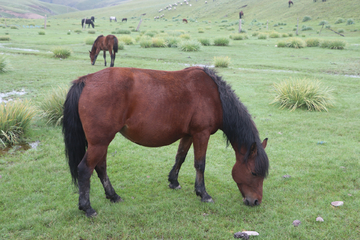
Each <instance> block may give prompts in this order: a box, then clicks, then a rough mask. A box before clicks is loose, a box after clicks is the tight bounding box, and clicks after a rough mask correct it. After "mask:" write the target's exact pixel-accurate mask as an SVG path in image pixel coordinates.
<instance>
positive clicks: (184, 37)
mask: <svg viewBox="0 0 360 240" xmlns="http://www.w3.org/2000/svg"><path fill="white" fill-rule="evenodd" d="M180 37H181V38H182V39H186V40H189V39H190V35H189V34H181V35H180Z"/></svg>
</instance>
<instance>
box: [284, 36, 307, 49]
mask: <svg viewBox="0 0 360 240" xmlns="http://www.w3.org/2000/svg"><path fill="white" fill-rule="evenodd" d="M277 46H278V47H289V48H304V47H306V42H305V41H304V40H302V39H301V38H298V37H292V38H288V39H286V40H285V41H279V42H278V43H277Z"/></svg>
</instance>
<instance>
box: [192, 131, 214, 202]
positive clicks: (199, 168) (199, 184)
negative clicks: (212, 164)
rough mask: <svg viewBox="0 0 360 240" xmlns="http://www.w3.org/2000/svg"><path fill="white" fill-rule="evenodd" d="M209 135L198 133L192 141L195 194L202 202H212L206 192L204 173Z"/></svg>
mask: <svg viewBox="0 0 360 240" xmlns="http://www.w3.org/2000/svg"><path fill="white" fill-rule="evenodd" d="M209 137H210V134H209V133H207V132H202V133H198V134H196V135H194V136H193V139H194V155H195V159H194V167H195V170H196V178H195V192H196V195H198V196H200V197H201V201H202V202H213V200H212V198H211V196H210V195H209V194H208V193H207V192H206V188H205V181H204V173H205V159H206V149H207V145H208V142H209Z"/></svg>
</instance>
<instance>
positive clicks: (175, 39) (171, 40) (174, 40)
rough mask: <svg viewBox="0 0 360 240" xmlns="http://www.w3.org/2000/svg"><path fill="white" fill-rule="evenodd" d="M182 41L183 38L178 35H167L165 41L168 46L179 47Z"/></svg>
mask: <svg viewBox="0 0 360 240" xmlns="http://www.w3.org/2000/svg"><path fill="white" fill-rule="evenodd" d="M180 41H181V40H180V38H178V37H166V38H165V42H166V45H167V46H168V47H177V46H178V44H179V42H180Z"/></svg>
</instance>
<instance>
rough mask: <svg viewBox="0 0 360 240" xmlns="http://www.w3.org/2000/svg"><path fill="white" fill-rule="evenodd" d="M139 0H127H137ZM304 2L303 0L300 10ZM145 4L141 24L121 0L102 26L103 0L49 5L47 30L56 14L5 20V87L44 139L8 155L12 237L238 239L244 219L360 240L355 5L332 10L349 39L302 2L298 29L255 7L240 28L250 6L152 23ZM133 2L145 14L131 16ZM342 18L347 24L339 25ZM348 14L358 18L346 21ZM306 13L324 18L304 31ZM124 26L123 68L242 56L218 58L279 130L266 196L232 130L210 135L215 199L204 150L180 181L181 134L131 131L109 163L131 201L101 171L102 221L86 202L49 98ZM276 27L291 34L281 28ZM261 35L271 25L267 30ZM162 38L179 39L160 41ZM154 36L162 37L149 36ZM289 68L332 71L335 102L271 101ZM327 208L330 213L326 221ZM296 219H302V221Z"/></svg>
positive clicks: (31, 136) (1, 81)
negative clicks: (57, 9)
mask: <svg viewBox="0 0 360 240" xmlns="http://www.w3.org/2000/svg"><path fill="white" fill-rule="evenodd" d="M134 2H136V1H133V2H132V1H130V2H127V3H124V6H128V5H130V6H133V5H131V4H135V3H134ZM138 2H141V1H138ZM211 2H212V1H209V3H208V5H209V4H210V3H211ZM247 2H249V1H247ZM258 2H261V1H258ZM277 2H278V1H277ZM126 4H128V5H126ZM193 4H194V6H196V4H197V2H194V3H193ZM245 4H246V3H244V5H245ZM296 4H297V2H295V1H294V7H292V8H291V11H295V10H294V8H295V6H296ZM299 4H300V3H299ZM316 4H319V2H317V3H316ZM354 4H357V3H354ZM160 5H161V6H163V5H164V4H159V7H161V6H160ZM286 7H287V6H286ZM138 8H139V9H136V8H133V9H130V7H128V8H124V9H123V14H121V15H123V16H126V17H128V22H127V23H125V22H124V23H122V22H120V21H118V22H112V23H110V22H109V20H108V18H107V17H106V16H108V14H109V13H112V12H110V10H109V9H99V10H92V11H98V12H97V13H98V14H95V15H96V16H97V18H96V22H95V28H94V29H92V28H91V29H90V28H87V27H86V28H85V29H82V28H81V26H80V22H81V20H80V19H81V17H83V15H89V16H90V15H91V12H90V11H86V12H78V13H76V12H75V13H71V14H70V13H69V14H67V15H60V16H53V17H49V18H48V19H47V25H48V26H47V27H46V29H42V28H40V27H36V26H43V24H44V20H33V19H17V18H16V19H9V18H7V19H6V25H7V26H5V21H4V19H1V18H0V39H2V37H4V39H5V40H0V57H4V58H5V59H6V64H7V71H5V72H3V73H0V94H4V93H9V92H12V91H17V92H26V94H23V95H11V96H8V97H3V100H10V98H11V99H19V100H31V104H32V105H33V106H34V108H36V109H38V113H37V114H36V116H35V117H34V118H33V121H32V123H31V127H30V130H29V131H28V132H27V133H26V135H25V141H26V143H34V142H35V143H38V145H37V147H36V148H30V149H28V148H29V147H28V145H26V144H25V145H24V144H21V145H15V146H13V147H11V148H8V149H3V150H2V151H1V153H0V213H1V214H0V226H1V228H0V239H233V234H234V233H235V232H238V231H243V230H250V231H251V230H252V231H257V232H258V233H259V234H260V235H259V236H257V237H251V239H255V238H256V239H358V238H359V236H360V220H359V206H360V175H359V169H360V158H359V156H360V131H359V129H360V121H359V119H360V101H359V99H360V57H359V56H360V44H359V43H360V19H356V18H354V16H353V15H352V14H353V13H352V12H351V14H350V13H349V16H347V15H346V14H345V13H341V14H338V15H333V16H331V18H330V17H329V19H326V20H327V21H328V22H329V24H330V25H331V29H333V30H335V31H338V30H339V29H343V30H344V32H343V33H342V34H344V35H345V36H346V37H342V36H340V35H338V34H336V33H334V32H332V31H330V30H328V29H327V28H326V27H325V26H324V28H323V29H322V30H321V27H322V26H321V25H318V24H319V22H320V20H323V18H321V19H317V18H316V17H313V18H312V20H309V21H307V22H304V23H303V22H301V20H302V18H303V16H305V15H306V14H300V13H298V14H297V15H298V16H300V22H299V25H300V27H299V35H298V36H296V35H295V31H294V28H296V26H295V25H296V19H293V18H292V17H291V16H287V15H284V16H281V17H282V19H278V18H277V17H274V16H270V15H269V14H268V15H266V18H261V17H260V16H258V15H257V16H255V15H254V14H255V13H251V14H252V15H250V16H249V17H248V15H246V14H247V13H245V21H244V23H243V25H242V27H243V29H244V30H246V32H245V33H243V34H244V35H246V37H244V38H241V39H242V40H234V39H235V37H234V35H235V34H237V32H238V25H237V24H238V22H239V20H238V16H237V15H234V16H233V17H230V16H229V17H224V18H223V17H222V16H223V15H222V16H221V17H212V18H210V17H209V18H204V17H203V18H199V19H197V20H195V17H193V19H194V21H189V23H188V24H186V23H183V22H182V21H181V20H182V18H184V17H189V16H190V13H188V14H187V15H184V14H183V15H180V16H177V15H179V14H175V15H174V16H171V17H167V18H163V19H159V20H154V19H153V16H154V15H155V13H154V14H153V15H150V13H149V14H148V15H146V16H144V17H143V21H142V23H141V26H140V31H139V32H136V31H134V30H135V29H136V28H137V26H138V24H139V21H140V18H139V17H138V15H136V14H137V13H139V12H142V11H143V8H145V6H142V7H138ZM117 9H119V8H117ZM156 10H157V8H156ZM107 11H108V12H107ZM114 11H115V10H114ZM311 11H312V12H314V11H315V10H311ZM319 11H320V10H319ZM128 12H129V13H130V12H136V14H135V13H134V14H132V15H126V14H125V13H128ZM155 12H156V11H155ZM75 14H77V15H75ZM221 14H222V12H221ZM188 15H189V16H188ZM190 17H191V16H190ZM268 17H269V18H268ZM271 17H272V18H271ZM338 17H342V18H343V19H345V22H343V23H340V24H335V21H337V19H338ZM119 18H121V17H118V20H119ZM348 18H353V19H354V21H355V24H351V25H346V20H347V19H348ZM254 19H255V20H256V21H254ZM267 19H268V20H269V24H268V28H266V21H267ZM279 23H282V24H280V25H279ZM274 25H277V26H274ZM302 25H307V26H310V27H312V30H305V31H301V28H302ZM89 30H93V31H95V32H94V33H92V32H89ZM125 30H128V31H125ZM320 30H321V33H320V32H319V31H320ZM39 32H44V34H43V33H41V34H39ZM113 32H115V35H116V36H117V37H118V38H119V40H120V41H121V40H122V41H124V42H125V41H129V42H127V44H126V43H124V49H123V50H119V51H118V53H117V55H116V59H115V67H139V68H150V69H159V70H179V69H183V68H186V67H189V66H192V65H201V66H202V65H207V66H213V65H215V63H214V59H216V58H226V59H228V62H227V64H226V66H227V67H217V68H216V69H217V71H218V74H219V75H221V76H223V78H224V79H225V80H226V81H227V82H228V83H230V84H231V86H232V87H233V89H234V90H235V92H236V94H237V95H238V96H239V97H240V100H241V101H242V102H243V103H244V104H245V105H246V106H247V107H248V110H249V112H250V113H251V114H252V116H253V118H254V121H255V123H256V125H257V128H258V130H259V133H260V137H261V139H264V138H266V137H267V138H269V141H268V145H267V148H266V152H267V154H268V156H269V160H270V170H269V176H268V177H267V179H265V181H264V189H263V191H264V196H263V201H262V204H261V205H260V206H258V207H247V206H245V205H244V204H243V203H242V196H241V194H240V192H239V191H238V189H237V186H236V184H235V182H234V181H233V180H232V177H231V169H232V166H233V165H234V163H235V155H234V151H233V150H232V148H231V147H228V148H226V144H225V141H224V139H223V136H222V132H221V131H218V132H217V133H216V134H214V135H213V136H212V137H211V138H210V142H209V147H208V151H207V165H206V171H205V184H206V187H207V191H208V193H209V194H210V195H211V196H212V197H213V199H214V201H215V202H214V203H202V202H201V201H200V198H199V197H197V196H196V194H195V193H194V180H195V169H194V167H193V152H192V150H190V151H189V154H188V156H187V160H186V162H185V163H184V164H183V166H182V169H181V171H180V174H179V182H180V184H181V186H182V189H180V190H171V189H169V187H168V182H167V175H168V173H169V171H170V170H171V168H172V166H173V164H174V160H175V154H176V151H177V145H178V142H177V143H174V144H172V145H170V146H166V147H162V148H144V147H141V146H138V145H136V144H134V143H132V142H130V141H128V140H126V139H125V138H124V137H122V136H121V135H120V134H119V135H117V136H116V138H115V139H114V141H113V142H112V143H111V144H110V146H109V149H108V158H107V161H108V174H109V178H110V179H111V180H112V184H113V186H114V188H115V190H116V191H117V193H118V194H119V195H120V196H121V197H122V198H123V199H124V202H121V203H116V204H112V203H110V201H109V200H107V199H106V198H105V195H104V192H103V188H102V185H101V183H100V181H99V180H98V178H97V175H96V174H94V176H93V177H92V181H91V191H90V199H91V203H92V207H93V208H94V209H95V210H96V211H97V213H98V216H97V217H95V218H90V219H89V218H86V216H85V215H84V213H83V212H82V211H79V210H78V209H77V203H78V194H77V189H75V188H74V187H73V186H72V185H71V176H70V172H69V170H68V166H67V163H66V160H65V154H64V144H63V136H62V132H61V127H60V126H52V125H49V124H47V120H46V119H43V118H41V116H42V114H41V111H40V109H41V106H42V104H43V102H44V101H48V95H49V93H51V92H53V91H56V89H61V88H64V87H65V88H66V87H69V86H70V82H71V81H72V80H74V79H76V78H77V77H79V76H82V75H86V74H89V73H93V72H96V71H99V70H101V69H103V68H104V67H105V66H104V61H103V57H102V54H100V55H99V57H98V59H97V61H96V64H95V65H94V66H92V65H91V64H90V58H89V50H91V44H89V42H90V43H91V39H93V40H95V38H96V37H97V36H98V35H100V34H103V35H107V34H112V33H113ZM117 32H119V33H117ZM120 32H126V34H121V33H120ZM274 32H277V33H279V34H275V35H274V36H278V37H269V36H270V35H271V33H274ZM259 34H264V35H266V36H267V37H266V38H265V39H259V38H258V36H259ZM231 35H232V37H230V36H231ZM290 35H292V37H297V38H300V39H302V40H303V41H306V40H307V39H311V38H312V39H313V38H317V39H318V40H319V41H320V42H321V41H325V40H326V41H334V40H341V41H344V42H345V43H346V45H345V47H344V49H330V48H322V47H302V48H293V47H281V48H280V47H276V45H277V44H278V42H279V41H286V40H287V39H288V38H290V37H291V36H290ZM154 38H156V39H155V40H154ZM219 38H227V39H228V40H229V43H228V45H225V46H215V45H214V40H216V39H219ZM89 39H90V40H89ZM161 39H163V40H164V43H165V46H164V45H160V46H159V45H155V43H158V42H162V40H161ZM199 39H202V40H204V39H205V40H207V42H209V44H207V46H204V45H201V46H200V48H199V49H197V50H196V51H184V50H182V48H180V47H179V46H184V41H194V42H198V41H199ZM142 40H144V42H145V40H151V41H150V42H149V44H148V45H144V47H141V45H140V42H141V41H142ZM170 43H172V44H170ZM167 44H169V45H167ZM145 46H148V47H145ZM169 46H170V47H169ZM59 47H60V48H66V49H69V50H70V52H71V54H70V56H69V57H67V58H56V57H54V54H53V50H54V49H56V48H59ZM107 62H108V64H109V62H110V56H109V54H108V53H107ZM289 79H307V80H313V81H320V82H321V83H322V85H324V86H326V87H330V88H332V89H333V96H334V101H335V103H334V106H333V107H330V108H328V111H322V112H315V111H307V110H306V109H296V110H294V111H289V109H279V107H280V106H279V105H273V104H270V103H271V102H272V101H273V100H274V98H275V90H274V84H278V83H281V82H283V81H287V80H289ZM25 149H28V150H25ZM284 175H289V176H291V177H289V178H284V177H283V176H284ZM333 201H343V202H344V205H343V206H340V207H333V206H331V202H333ZM319 216H320V217H322V218H323V219H324V222H317V221H316V220H315V219H316V218H317V217H319ZM294 220H300V221H301V224H300V225H299V226H298V227H294V226H293V225H292V222H293V221H294Z"/></svg>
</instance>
